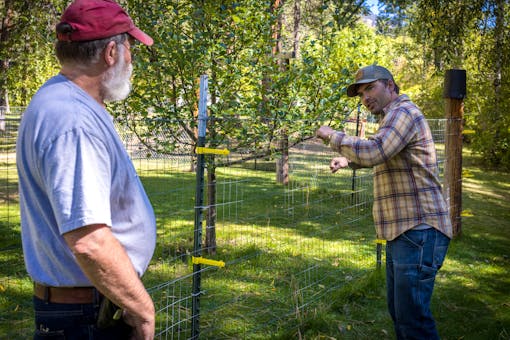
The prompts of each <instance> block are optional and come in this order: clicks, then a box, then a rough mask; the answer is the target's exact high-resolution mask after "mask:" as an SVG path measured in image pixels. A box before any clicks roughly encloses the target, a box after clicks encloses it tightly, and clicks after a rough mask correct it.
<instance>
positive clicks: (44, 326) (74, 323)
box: [33, 296, 131, 340]
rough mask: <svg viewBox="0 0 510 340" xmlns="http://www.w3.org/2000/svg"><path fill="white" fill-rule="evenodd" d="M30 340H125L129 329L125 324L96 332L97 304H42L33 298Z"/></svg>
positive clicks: (129, 331)
mask: <svg viewBox="0 0 510 340" xmlns="http://www.w3.org/2000/svg"><path fill="white" fill-rule="evenodd" d="M33 302H34V309H35V327H36V329H35V333H34V340H45V339H47V340H50V339H52V340H64V339H65V340H100V339H101V340H103V339H104V340H115V339H118V340H121V339H129V334H130V333H131V327H130V326H128V325H126V324H125V323H123V322H122V323H121V324H120V325H118V326H115V327H111V328H107V329H98V328H97V327H96V321H97V315H98V311H99V304H98V303H97V304H96V303H90V304H63V303H52V302H48V303H47V302H45V301H44V300H41V299H39V298H37V297H35V296H34V298H33Z"/></svg>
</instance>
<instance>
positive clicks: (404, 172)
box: [317, 65, 452, 339]
mask: <svg viewBox="0 0 510 340" xmlns="http://www.w3.org/2000/svg"><path fill="white" fill-rule="evenodd" d="M347 95H348V96H349V97H354V96H359V98H360V101H361V103H362V104H363V105H364V106H365V107H366V108H367V109H368V110H369V111H370V112H371V113H372V114H375V115H378V116H379V117H380V120H379V129H378V130H377V132H376V133H375V134H374V135H373V136H371V137H370V138H369V139H368V140H363V139H361V138H359V137H355V136H348V135H346V134H345V133H344V132H340V131H335V130H333V129H332V128H330V127H328V126H322V127H321V128H319V129H318V130H317V136H318V137H319V138H321V139H323V140H324V141H326V142H329V145H330V146H331V148H332V149H333V150H334V151H337V152H339V153H340V154H341V155H342V157H336V158H334V159H333V160H332V161H331V164H330V168H331V171H332V172H336V171H337V170H338V169H340V168H343V167H346V166H348V165H350V166H351V167H373V171H374V206H373V216H374V222H375V227H376V231H377V237H378V238H381V239H385V240H386V241H387V242H386V281H387V298H388V309H389V312H390V314H391V317H392V319H393V322H394V326H395V332H396V335H397V339H439V335H438V333H437V329H436V326H435V321H434V318H433V317H432V313H431V311H430V299H431V296H432V291H433V288H434V280H435V277H436V274H437V271H438V270H439V268H440V267H441V265H442V263H443V261H444V258H445V255H446V252H447V250H448V245H449V242H450V239H451V237H452V226H451V222H450V218H449V214H448V208H447V206H446V203H445V200H444V198H443V195H442V193H441V184H440V182H439V178H438V172H439V171H438V166H437V160H436V150H435V146H434V141H433V139H432V134H431V132H430V128H429V126H428V123H427V121H426V119H425V117H424V116H423V114H422V112H421V110H420V109H419V108H418V107H417V106H416V105H415V104H414V103H413V102H412V101H411V100H410V99H409V97H408V96H407V95H405V94H403V95H399V87H398V86H397V85H396V83H395V81H394V79H393V76H392V74H391V73H390V72H389V71H388V70H387V69H386V68H384V67H381V66H377V65H370V66H367V67H364V68H362V69H360V70H359V71H358V72H357V73H356V76H355V82H354V83H353V84H351V85H350V86H349V87H348V88H347Z"/></svg>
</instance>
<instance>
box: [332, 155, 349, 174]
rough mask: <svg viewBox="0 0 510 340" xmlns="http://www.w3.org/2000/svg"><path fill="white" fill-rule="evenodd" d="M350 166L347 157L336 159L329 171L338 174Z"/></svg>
mask: <svg viewBox="0 0 510 340" xmlns="http://www.w3.org/2000/svg"><path fill="white" fill-rule="evenodd" d="M348 166H349V160H348V159H347V158H345V157H342V156H340V157H335V158H333V159H332V160H331V162H330V163H329V169H330V170H331V172H332V173H335V172H337V171H338V170H339V169H342V168H346V167H348Z"/></svg>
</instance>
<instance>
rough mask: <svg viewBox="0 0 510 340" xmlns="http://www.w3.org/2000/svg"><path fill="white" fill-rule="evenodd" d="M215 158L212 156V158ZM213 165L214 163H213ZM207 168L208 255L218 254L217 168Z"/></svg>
mask: <svg viewBox="0 0 510 340" xmlns="http://www.w3.org/2000/svg"><path fill="white" fill-rule="evenodd" d="M213 157H214V156H212V155H211V158H213ZM211 163H214V161H212V162H211ZM211 163H209V164H208V167H207V206H208V208H207V217H206V227H205V248H206V249H207V253H208V254H213V255H214V254H216V168H215V167H214V165H212V166H211Z"/></svg>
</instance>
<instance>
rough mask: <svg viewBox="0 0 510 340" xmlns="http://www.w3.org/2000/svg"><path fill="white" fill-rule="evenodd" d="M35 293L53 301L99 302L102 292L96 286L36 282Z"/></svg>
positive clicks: (38, 296)
mask: <svg viewBox="0 0 510 340" xmlns="http://www.w3.org/2000/svg"><path fill="white" fill-rule="evenodd" d="M34 295H35V296H36V297H37V298H39V299H41V300H44V301H45V302H53V303H78V304H87V303H99V297H100V294H99V292H98V291H97V289H96V288H94V287H49V286H45V285H42V284H39V283H34Z"/></svg>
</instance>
